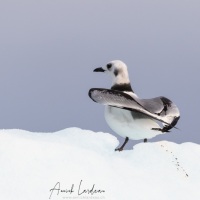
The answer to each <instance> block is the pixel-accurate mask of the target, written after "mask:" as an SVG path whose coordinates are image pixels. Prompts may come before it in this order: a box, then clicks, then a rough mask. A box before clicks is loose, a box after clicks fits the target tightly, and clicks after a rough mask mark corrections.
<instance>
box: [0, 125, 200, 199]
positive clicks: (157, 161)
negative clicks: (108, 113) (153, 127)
mask: <svg viewBox="0 0 200 200" xmlns="http://www.w3.org/2000/svg"><path fill="white" fill-rule="evenodd" d="M117 145H118V141H117V139H116V138H115V137H114V136H112V135H110V134H108V133H100V132H99V133H95V132H92V131H86V130H81V129H78V128H69V129H65V130H62V131H59V132H55V133H31V132H27V131H22V130H1V131H0V188H1V192H0V199H2V200H13V199H19V200H27V199H28V200H32V199H33V200H36V199H37V200H45V199H47V200H48V199H53V200H54V199H55V200H62V199H107V200H122V199H125V200H133V199H135V200H161V199H162V200H169V199H170V200H187V199H188V200H191V199H192V200H199V199H200V190H199V187H200V159H199V158H200V146H199V145H197V144H193V143H184V144H181V145H178V144H175V143H171V142H166V141H162V142H156V143H141V144H138V145H136V146H134V148H133V150H129V151H123V152H115V151H114V149H115V147H116V146H117Z"/></svg>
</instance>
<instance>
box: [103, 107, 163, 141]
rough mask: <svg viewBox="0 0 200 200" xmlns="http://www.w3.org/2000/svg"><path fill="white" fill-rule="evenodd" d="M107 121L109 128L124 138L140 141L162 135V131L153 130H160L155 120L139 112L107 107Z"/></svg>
mask: <svg viewBox="0 0 200 200" xmlns="http://www.w3.org/2000/svg"><path fill="white" fill-rule="evenodd" d="M105 119H106V122H107V124H108V125H109V127H110V128H111V129H112V130H113V131H114V132H116V133H117V134H119V135H120V136H122V137H124V138H125V137H129V138H130V139H133V140H140V139H145V138H152V137H155V136H156V135H158V134H161V132H160V131H154V130H151V129H152V128H160V126H159V125H158V124H157V123H156V122H155V121H154V120H152V119H151V118H147V117H146V116H144V115H143V114H140V113H138V112H131V111H129V110H124V109H120V108H115V107H111V106H105Z"/></svg>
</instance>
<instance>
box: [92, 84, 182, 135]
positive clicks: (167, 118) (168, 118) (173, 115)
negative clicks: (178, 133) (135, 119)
mask: <svg viewBox="0 0 200 200" xmlns="http://www.w3.org/2000/svg"><path fill="white" fill-rule="evenodd" d="M89 97H90V98H91V99H92V100H93V101H94V102H97V103H100V104H103V105H109V106H113V107H117V108H122V109H126V110H130V111H135V112H139V113H143V114H145V115H147V116H149V117H150V118H153V119H155V120H158V121H160V122H162V123H163V124H164V127H163V129H158V130H159V131H162V132H168V131H169V130H170V129H171V128H173V127H174V126H175V125H176V124H177V122H178V120H179V118H180V113H179V110H178V108H177V106H176V105H175V104H174V103H173V102H172V101H170V100H169V99H167V98H165V97H157V98H153V99H139V98H138V97H136V96H132V95H129V94H127V93H124V92H121V91H116V90H109V89H103V88H92V89H90V90H89ZM155 130H157V129H155Z"/></svg>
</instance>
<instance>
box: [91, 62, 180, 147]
mask: <svg viewBox="0 0 200 200" xmlns="http://www.w3.org/2000/svg"><path fill="white" fill-rule="evenodd" d="M94 72H102V73H105V74H109V75H110V77H111V79H112V86H111V89H106V88H91V89H90V90H89V92H88V95H89V97H90V98H91V99H92V100H93V101H94V102H96V103H99V104H102V105H104V106H105V112H104V116H105V120H106V122H107V124H108V126H109V127H110V128H111V129H112V130H113V131H114V132H115V133H117V134H118V135H120V136H121V137H123V138H125V140H124V143H123V144H122V145H121V146H120V147H119V148H116V149H115V151H123V149H124V147H125V145H126V144H127V143H128V141H129V139H131V140H141V139H143V140H144V142H147V139H150V138H153V137H156V136H157V135H159V134H164V133H167V132H170V130H171V129H172V128H176V127H175V126H176V124H177V122H178V120H179V119H180V112H179V109H178V107H177V106H176V105H175V104H174V103H173V102H172V101H171V100H170V99H168V98H166V97H164V96H159V97H155V98H151V99H141V98H139V97H138V96H137V94H136V93H135V92H134V91H133V89H132V86H131V83H130V80H129V74H128V68H127V65H126V64H125V63H124V62H123V61H121V60H113V61H110V62H108V63H107V64H106V65H105V66H104V67H98V68H96V69H94Z"/></svg>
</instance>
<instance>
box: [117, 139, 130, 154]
mask: <svg viewBox="0 0 200 200" xmlns="http://www.w3.org/2000/svg"><path fill="white" fill-rule="evenodd" d="M128 141H129V138H128V137H126V138H125V141H124V143H123V144H122V146H121V147H119V148H117V149H115V151H123V149H124V147H125V145H126V144H127V142H128Z"/></svg>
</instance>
